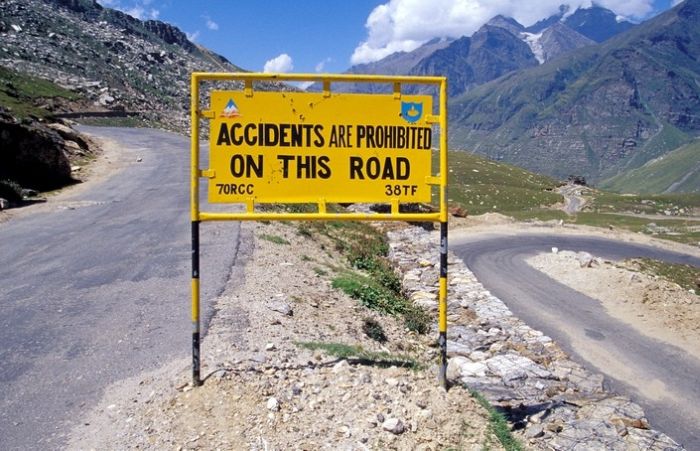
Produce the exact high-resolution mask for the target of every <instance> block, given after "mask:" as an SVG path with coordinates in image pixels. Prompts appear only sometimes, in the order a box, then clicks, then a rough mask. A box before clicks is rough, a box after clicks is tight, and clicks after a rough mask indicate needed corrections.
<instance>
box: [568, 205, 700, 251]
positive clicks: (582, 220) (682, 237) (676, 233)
mask: <svg viewBox="0 0 700 451" xmlns="http://www.w3.org/2000/svg"><path fill="white" fill-rule="evenodd" d="M572 222H575V223H576V224H583V225H589V226H593V227H604V228H619V229H625V230H629V231H631V232H638V233H644V234H648V235H653V236H655V237H657V238H662V239H666V240H671V241H676V242H678V243H685V244H697V243H700V230H698V225H699V222H698V221H693V220H689V219H680V218H679V219H648V218H644V217H637V216H626V215H616V214H599V213H591V212H580V213H578V214H577V215H576V216H575V218H574V219H573V220H572Z"/></svg>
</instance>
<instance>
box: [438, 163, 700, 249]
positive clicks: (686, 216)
mask: <svg viewBox="0 0 700 451" xmlns="http://www.w3.org/2000/svg"><path fill="white" fill-rule="evenodd" d="M435 164H437V162H435ZM449 168H450V169H449V171H450V172H449V187H448V198H449V205H450V206H451V207H454V206H460V207H462V208H464V209H466V210H467V211H468V213H469V215H471V216H475V215H480V214H484V213H489V212H493V213H501V214H504V215H507V216H511V217H513V218H515V219H517V220H521V221H533V220H539V221H547V220H557V221H562V223H568V224H580V225H588V226H593V227H601V228H606V229H611V228H614V229H622V230H627V231H630V232H635V233H643V234H647V235H653V236H655V237H657V238H664V239H669V240H673V241H678V242H682V243H689V244H695V245H698V243H700V219H699V218H698V215H700V193H670V194H645V195H630V194H618V193H613V192H609V191H604V190H599V189H594V188H586V187H582V188H581V191H582V193H581V196H582V197H583V198H584V199H585V200H586V205H585V207H584V208H583V210H582V211H580V212H578V213H577V214H575V215H572V216H569V215H567V214H566V213H565V212H564V211H562V210H561V209H560V207H561V206H562V205H563V197H562V196H561V195H560V194H559V193H557V192H556V191H555V190H556V188H557V186H558V185H560V184H561V182H560V181H557V180H555V179H552V178H550V177H546V176H542V175H538V174H534V173H532V172H529V171H526V170H524V169H521V168H517V167H515V166H511V165H508V164H504V163H500V162H496V161H491V160H488V159H485V158H482V157H480V156H477V155H474V154H471V153H468V152H462V151H454V152H450V153H449ZM696 183H697V182H696Z"/></svg>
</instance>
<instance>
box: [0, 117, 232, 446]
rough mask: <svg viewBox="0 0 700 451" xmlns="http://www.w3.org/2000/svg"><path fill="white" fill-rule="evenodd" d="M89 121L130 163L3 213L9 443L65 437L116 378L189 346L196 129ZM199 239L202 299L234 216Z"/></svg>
mask: <svg viewBox="0 0 700 451" xmlns="http://www.w3.org/2000/svg"><path fill="white" fill-rule="evenodd" d="M84 131H86V132H88V133H90V134H92V135H95V136H97V137H98V138H107V139H109V140H111V141H113V142H116V143H117V144H118V146H119V151H118V152H119V153H120V154H119V155H120V156H119V158H118V159H121V160H123V161H126V166H125V167H124V168H123V169H122V170H121V171H119V172H117V173H116V174H113V175H112V176H110V177H108V178H106V179H105V180H102V181H99V182H95V183H94V186H92V184H91V186H90V189H80V190H79V192H81V193H82V194H79V195H76V196H73V197H70V195H69V197H68V198H66V196H59V201H58V202H52V203H51V204H49V205H47V206H46V207H52V205H53V207H52V208H42V212H38V213H30V214H20V215H19V216H18V217H16V218H14V219H13V220H10V221H8V222H5V223H2V224H0V255H2V261H3V263H2V265H1V266H0V281H1V282H2V290H0V307H1V308H2V315H0V328H1V329H2V331H3V340H2V344H1V345H0V361H1V362H2V365H0V382H1V383H2V393H1V394H0V449H2V450H13V449H57V448H61V447H63V445H64V444H65V440H66V435H67V434H68V432H69V431H70V430H71V428H72V427H73V426H74V425H75V422H76V420H77V419H78V418H79V417H80V415H81V414H82V413H83V412H84V411H85V410H87V409H89V408H90V407H91V406H93V405H94V404H95V403H97V401H99V399H100V397H101V395H102V393H103V390H104V389H105V387H107V386H108V385H109V384H111V383H113V382H116V381H119V380H121V379H124V378H127V377H133V376H136V375H138V374H140V373H141V372H143V371H149V370H154V369H157V368H158V367H160V366H161V365H163V364H165V363H167V362H169V361H171V360H173V359H175V358H187V357H188V356H189V355H190V353H191V348H190V346H191V344H190V340H191V330H192V329H191V323H190V319H189V312H190V271H191V269H190V255H191V254H190V249H191V245H190V237H191V235H190V223H189V140H188V139H187V138H185V137H182V136H179V135H175V134H172V133H167V132H163V131H157V130H148V129H124V128H94V127H85V128H84ZM81 188H82V187H81ZM201 246H202V259H201V274H202V291H203V295H202V299H203V300H206V299H212V298H213V297H214V296H216V294H218V293H219V292H220V291H222V290H223V288H224V285H225V282H226V281H227V280H228V278H229V276H230V274H231V271H232V266H233V265H234V263H235V262H236V258H237V252H238V246H239V225H238V224H237V223H222V224H206V226H203V227H202V239H201ZM239 263H240V262H239ZM205 305H206V304H205ZM205 311H206V310H205Z"/></svg>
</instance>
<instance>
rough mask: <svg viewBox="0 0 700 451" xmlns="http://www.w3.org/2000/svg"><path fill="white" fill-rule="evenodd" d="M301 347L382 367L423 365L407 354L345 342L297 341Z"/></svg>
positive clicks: (418, 366)
mask: <svg viewBox="0 0 700 451" xmlns="http://www.w3.org/2000/svg"><path fill="white" fill-rule="evenodd" d="M295 344H296V345H297V346H299V347H300V348H304V349H308V350H310V351H316V350H320V351H323V352H325V353H326V354H328V355H331V356H333V357H338V358H340V359H346V360H349V361H355V362H357V363H362V364H368V365H375V366H381V367H389V366H398V367H403V368H411V369H414V370H420V369H422V368H423V367H422V366H421V365H420V364H419V363H418V361H417V360H416V359H414V358H412V357H410V356H407V355H400V354H390V353H388V352H373V351H367V350H366V349H364V348H363V347H362V346H359V345H348V344H343V343H323V342H318V341H302V342H296V343H295Z"/></svg>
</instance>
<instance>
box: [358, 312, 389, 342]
mask: <svg viewBox="0 0 700 451" xmlns="http://www.w3.org/2000/svg"><path fill="white" fill-rule="evenodd" d="M362 332H364V333H365V335H367V336H368V337H369V338H371V339H372V340H374V341H378V342H379V343H386V342H387V338H386V334H385V333H384V328H383V327H382V325H381V324H379V321H377V320H375V319H372V318H364V319H363V320H362Z"/></svg>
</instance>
